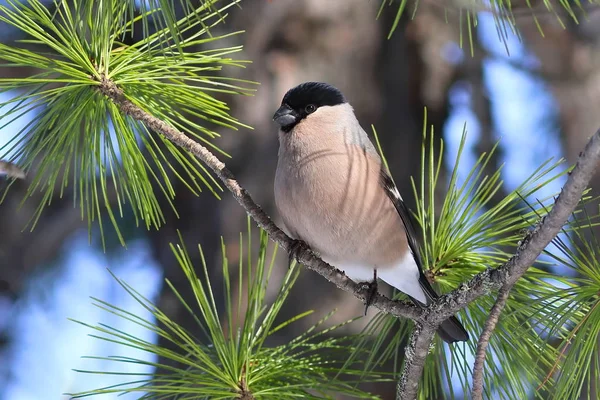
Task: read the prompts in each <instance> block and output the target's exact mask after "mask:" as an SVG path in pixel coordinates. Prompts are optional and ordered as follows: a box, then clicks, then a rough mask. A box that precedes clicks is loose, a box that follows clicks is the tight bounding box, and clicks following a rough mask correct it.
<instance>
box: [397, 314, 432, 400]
mask: <svg viewBox="0 0 600 400" xmlns="http://www.w3.org/2000/svg"><path fill="white" fill-rule="evenodd" d="M435 330H436V328H435V327H433V326H430V325H424V324H420V323H416V324H415V328H414V329H413V332H412V335H411V336H410V340H409V342H408V344H407V345H406V349H405V351H404V368H403V369H402V376H401V377H400V380H399V381H398V388H397V391H396V399H397V400H413V399H416V398H417V393H418V390H419V382H420V380H421V375H422V374H423V367H424V366H425V359H426V358H427V354H428V353H429V346H430V345H431V341H432V340H433V335H434V333H435Z"/></svg>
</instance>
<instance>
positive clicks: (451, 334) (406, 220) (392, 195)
mask: <svg viewBox="0 0 600 400" xmlns="http://www.w3.org/2000/svg"><path fill="white" fill-rule="evenodd" d="M380 181H381V185H382V186H383V189H384V190H385V193H386V194H387V196H388V197H389V199H390V200H391V201H392V203H393V204H394V207H395V208H396V211H398V215H400V219H402V224H403V225H404V230H405V232H406V240H407V242H408V247H409V248H410V251H411V253H412V255H413V257H414V259H415V263H416V264H417V268H418V269H419V284H420V285H421V288H422V289H423V292H424V293H425V296H426V297H427V302H428V303H429V302H431V301H433V300H435V299H437V298H438V297H439V295H438V294H437V293H436V292H435V290H433V287H431V284H430V283H429V281H428V280H427V277H426V276H425V274H424V273H423V262H422V260H421V251H420V249H419V242H418V240H417V237H418V236H417V232H416V230H415V226H414V224H413V222H412V216H411V214H410V211H409V209H408V207H407V206H406V204H405V203H404V200H402V197H401V196H400V192H398V188H396V185H395V184H394V181H393V180H392V178H391V177H390V176H389V174H388V173H387V172H386V170H385V169H383V166H382V168H381V173H380ZM411 300H412V301H413V302H414V303H416V304H417V305H419V304H420V302H419V301H418V300H416V299H413V298H412V297H411ZM438 333H439V335H440V337H441V338H442V340H444V341H446V342H448V343H454V342H464V341H466V340H469V334H468V333H467V331H466V330H465V328H464V327H463V326H462V325H461V323H460V321H459V320H458V319H457V318H456V317H454V316H452V317H450V318H448V319H447V320H445V321H444V322H442V323H441V325H440V326H439V328H438Z"/></svg>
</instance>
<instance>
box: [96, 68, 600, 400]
mask: <svg viewBox="0 0 600 400" xmlns="http://www.w3.org/2000/svg"><path fill="white" fill-rule="evenodd" d="M98 90H99V91H100V92H101V93H103V94H104V95H105V96H107V97H108V98H110V99H111V100H112V101H113V102H114V103H115V104H116V105H117V106H118V107H119V109H120V110H121V111H122V112H123V113H125V114H127V115H129V116H131V117H132V118H134V119H136V120H138V121H141V122H143V123H144V124H145V125H146V126H147V127H148V128H150V129H152V130H154V131H156V132H158V133H160V134H162V135H163V136H164V137H166V138H167V139H169V140H170V141H172V142H173V143H175V144H176V145H178V146H180V147H181V148H183V149H185V150H187V151H189V152H191V153H192V154H194V155H195V156H196V157H198V158H199V159H201V160H202V161H203V162H204V163H205V164H206V165H207V166H208V167H209V168H211V169H212V170H213V172H214V173H215V174H216V175H217V177H218V178H219V179H220V180H221V181H222V182H223V183H224V184H225V186H226V187H227V189H229V191H231V193H232V194H233V196H234V198H235V199H236V200H237V201H238V202H239V203H240V205H241V206H242V207H243V208H244V209H245V210H246V212H247V213H248V215H250V216H251V217H252V218H253V219H254V221H255V222H256V223H257V224H258V226H260V227H261V228H262V229H264V230H265V231H266V232H267V233H268V235H269V237H270V238H271V240H273V241H274V242H276V243H277V244H279V245H280V246H281V247H282V248H283V249H284V250H285V251H287V252H288V253H290V252H291V251H292V249H293V245H294V243H295V241H294V240H293V239H291V238H290V237H289V236H287V235H286V234H285V233H284V232H283V231H282V230H281V229H280V228H279V227H278V226H277V225H276V224H275V223H274V222H273V221H272V220H271V219H270V218H269V216H268V215H267V214H266V213H265V212H264V211H263V210H262V209H261V208H260V206H259V205H257V204H256V203H255V202H254V200H252V198H251V197H250V195H249V194H248V192H247V191H246V190H245V189H244V188H243V187H241V186H240V184H239V183H238V182H237V181H236V180H235V177H234V176H233V174H232V173H231V172H230V171H229V170H228V169H227V167H226V166H225V164H223V163H222V162H221V161H220V160H219V159H218V158H217V157H215V156H214V155H213V154H212V153H211V152H210V151H209V150H208V149H207V148H206V147H204V146H202V145H200V144H199V143H197V142H195V141H194V140H192V139H190V138H189V137H187V136H186V135H185V134H183V133H182V132H180V131H178V130H177V129H175V128H173V127H172V126H169V125H168V124H167V123H165V122H164V121H161V120H160V119H158V118H156V117H154V116H152V115H150V114H148V113H147V112H145V111H144V110H143V109H142V108H141V107H139V106H137V105H136V104H134V103H133V102H131V101H130V100H128V99H127V98H126V97H125V95H124V93H123V91H122V90H121V89H119V88H118V87H117V85H116V84H115V83H114V82H112V81H110V80H109V79H107V78H106V77H105V76H102V77H101V80H100V81H99V84H98ZM599 159H600V130H599V131H597V132H596V133H595V134H594V135H593V136H592V138H591V139H590V141H589V142H588V144H587V146H586V148H585V150H584V151H583V152H582V153H581V155H580V157H579V160H578V162H577V164H576V165H575V168H574V169H573V170H572V171H571V173H570V175H569V178H568V179H567V182H566V183H565V185H564V186H563V189H562V191H561V194H560V195H559V196H558V198H557V200H556V202H555V204H554V207H553V208H552V210H551V211H550V212H549V213H548V215H547V216H545V217H543V218H542V219H541V220H540V222H539V223H538V224H537V225H536V226H535V228H534V229H533V230H532V231H530V232H529V233H528V235H527V236H526V237H525V238H524V239H523V241H522V242H521V244H520V245H519V247H518V248H517V251H516V253H515V255H514V256H513V257H511V259H510V260H509V261H508V262H507V263H505V264H503V265H502V266H500V267H497V268H491V267H490V268H488V269H487V270H485V271H484V272H482V273H479V274H477V275H475V276H474V277H473V278H472V279H471V280H470V281H469V282H467V283H463V284H462V285H461V286H460V287H459V288H457V289H456V290H454V291H453V292H451V293H449V294H447V295H445V296H441V297H440V298H439V299H438V300H437V301H435V302H433V303H432V304H431V305H429V306H428V307H427V308H425V309H422V310H421V309H419V308H417V307H416V306H414V305H412V304H410V303H408V302H402V301H394V300H390V299H389V298H387V297H385V296H382V295H380V294H377V296H376V297H375V299H373V302H372V305H373V306H374V307H375V308H378V309H379V310H381V311H384V312H386V313H389V314H391V315H393V316H396V317H404V318H410V319H412V320H414V321H415V322H416V328H415V330H414V332H413V334H412V336H411V341H410V343H409V345H407V347H406V357H407V358H406V361H405V367H404V370H403V374H402V377H401V379H400V381H399V384H398V398H402V399H414V398H416V394H417V390H418V382H419V378H420V375H421V373H422V371H423V366H424V363H425V357H426V356H427V351H428V349H429V344H430V343H431V340H432V338H433V335H434V333H435V330H436V329H437V327H438V326H439V324H440V323H441V322H442V321H444V320H445V319H447V318H448V317H450V316H451V315H453V314H455V313H456V312H457V311H459V310H460V309H462V308H464V307H465V306H466V305H467V304H469V303H470V302H472V301H474V300H476V299H477V298H478V297H480V296H482V295H484V294H487V293H489V292H490V291H491V290H496V289H499V288H501V287H502V286H505V285H506V286H507V287H509V288H510V287H511V286H512V285H513V284H514V283H515V282H516V281H517V280H518V279H519V278H520V277H521V276H522V275H523V274H524V273H525V272H526V271H527V269H528V268H529V266H530V265H532V264H533V263H534V262H535V260H536V259H537V257H538V256H539V255H540V253H541V252H542V251H543V250H544V248H545V247H546V246H547V245H548V244H549V243H550V242H551V241H552V239H554V237H556V235H557V234H558V233H559V232H560V229H561V228H562V226H563V225H564V224H565V222H566V221H567V219H568V218H569V216H570V215H571V213H572V212H573V210H574V209H575V207H576V206H577V204H578V203H579V201H580V199H581V196H582V194H583V191H584V190H585V188H586V187H587V185H588V183H589V181H590V179H591V177H592V174H593V172H594V170H595V168H596V164H597V162H598V160H599ZM294 255H295V256H296V260H297V261H298V262H300V263H302V264H304V265H305V266H306V267H307V268H309V269H311V270H313V271H316V272H317V273H319V274H320V275H322V276H323V277H324V278H325V279H327V280H329V281H330V282H332V283H333V284H335V285H336V286H337V287H338V288H340V289H342V290H345V291H347V292H350V293H352V294H354V295H355V296H356V297H358V298H359V299H361V300H363V301H365V300H366V297H367V295H368V289H367V288H365V287H363V286H362V285H358V284H356V283H355V282H353V281H352V280H350V279H349V278H348V277H347V276H346V275H345V274H344V273H343V272H342V271H340V270H338V269H336V268H334V267H332V266H331V265H329V264H327V263H325V262H324V261H323V260H321V259H320V258H319V257H317V256H316V255H315V254H314V253H313V252H312V251H310V250H308V249H301V250H300V251H298V252H297V253H295V254H294ZM490 333H491V331H490Z"/></svg>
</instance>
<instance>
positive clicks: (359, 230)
mask: <svg viewBox="0 0 600 400" xmlns="http://www.w3.org/2000/svg"><path fill="white" fill-rule="evenodd" d="M273 121H275V122H276V123H277V124H278V125H279V132H278V135H279V151H278V160H277V169H276V172H275V180H274V198H275V205H276V209H277V211H278V213H279V215H280V217H281V219H282V221H283V226H284V230H285V231H286V233H287V234H288V235H289V236H290V237H291V238H292V239H293V240H294V247H296V248H298V247H297V246H307V247H308V248H310V249H311V250H312V251H313V252H315V253H316V254H317V255H319V256H320V257H321V259H322V260H323V261H325V262H327V263H328V264H330V265H333V266H335V267H336V268H337V269H339V270H341V271H343V272H344V273H345V275H346V276H347V277H348V278H350V279H352V280H353V281H355V282H357V283H361V284H365V285H368V287H369V294H368V295H367V300H366V308H365V313H366V309H367V308H368V307H369V304H370V302H371V300H372V299H373V298H374V295H375V294H376V293H377V280H378V279H381V280H383V281H384V282H386V283H388V284H389V285H391V286H393V287H394V288H396V289H398V290H399V291H401V292H403V293H405V294H407V295H408V296H409V298H410V299H411V300H412V301H413V302H414V303H415V304H417V305H418V306H420V307H425V306H427V305H428V304H430V303H431V302H432V301H434V300H435V299H437V298H438V297H439V295H438V294H437V293H436V292H435V291H434V289H433V288H432V286H431V284H430V283H429V281H428V280H427V278H426V276H425V274H424V272H423V265H422V261H421V260H422V258H421V255H420V247H419V242H418V237H417V234H416V230H415V228H414V225H413V223H412V221H411V215H410V210H409V209H408V207H407V205H406V204H405V202H404V201H403V199H402V197H401V195H400V193H399V192H398V189H397V187H396V185H395V184H394V181H393V180H392V178H391V176H390V175H389V173H388V172H387V170H386V169H385V167H384V165H383V163H382V160H381V157H380V156H379V154H378V152H377V151H376V149H375V146H374V145H373V143H372V142H371V140H370V139H369V136H368V135H367V133H366V132H365V131H364V130H363V128H362V127H361V125H360V123H359V121H358V119H357V118H356V115H355V114H354V109H353V108H352V106H351V105H350V103H348V101H347V100H346V98H345V97H344V95H343V94H342V92H341V91H340V90H339V89H337V88H336V87H334V86H332V85H330V84H327V83H323V82H304V83H301V84H299V85H297V86H295V87H293V88H291V89H289V90H288V91H287V93H285V95H284V96H283V99H282V101H281V105H280V107H279V108H278V109H277V111H276V112H275V114H274V115H273ZM438 334H439V336H440V337H441V339H442V340H444V341H445V342H448V343H454V342H463V341H467V340H468V339H469V334H468V333H467V331H466V330H465V329H464V327H463V326H462V325H461V323H460V322H459V320H458V319H457V318H456V317H455V316H452V317H450V318H448V319H447V320H445V321H443V322H442V323H441V325H440V326H439V328H438Z"/></svg>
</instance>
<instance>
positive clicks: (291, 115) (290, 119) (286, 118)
mask: <svg viewBox="0 0 600 400" xmlns="http://www.w3.org/2000/svg"><path fill="white" fill-rule="evenodd" d="M296 119H297V116H296V112H295V111H294V110H292V109H291V108H290V106H288V105H287V104H284V105H282V106H281V107H279V109H278V110H277V111H276V112H275V115H273V121H275V122H277V123H278V124H279V125H280V126H282V127H283V126H289V125H293V124H294V123H295V122H296Z"/></svg>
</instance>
